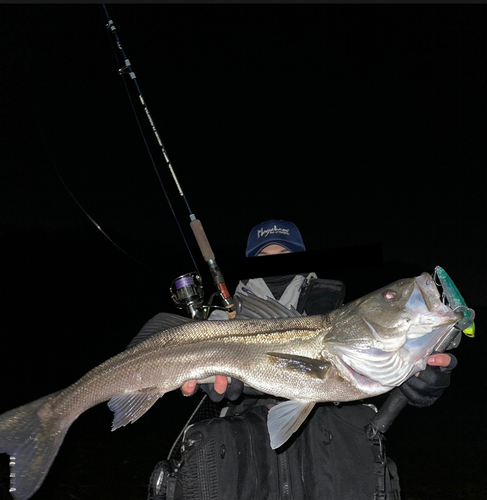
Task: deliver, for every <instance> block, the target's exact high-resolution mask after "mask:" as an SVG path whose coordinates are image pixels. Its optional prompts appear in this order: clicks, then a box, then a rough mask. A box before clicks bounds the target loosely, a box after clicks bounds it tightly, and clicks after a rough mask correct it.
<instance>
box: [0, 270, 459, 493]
mask: <svg viewBox="0 0 487 500" xmlns="http://www.w3.org/2000/svg"><path fill="white" fill-rule="evenodd" d="M249 300H250V298H249ZM252 300H254V301H255V300H256V299H255V298H254V299H252ZM259 300H261V299H259ZM264 302H266V301H264ZM271 307H272V305H271V304H270V303H269V302H267V303H266V308H271ZM462 318H463V314H462V313H461V312H455V311H453V310H452V309H451V308H450V307H448V306H447V305H446V304H444V303H443V302H442V301H441V297H440V294H439V292H438V290H437V288H436V285H435V282H434V281H433V279H432V278H431V276H430V275H429V274H427V273H423V274H422V275H420V276H418V277H416V278H409V279H403V280H399V281H397V282H395V283H392V284H390V285H389V286H387V287H384V288H382V289H380V290H377V291H376V292H373V293H370V294H368V295H366V296H365V297H362V298H360V299H357V300H356V301H353V302H350V303H349V304H346V305H345V306H343V307H341V308H339V309H336V310H334V311H332V312H330V313H328V314H326V315H315V316H304V317H303V316H297V317H296V316H292V317H286V318H282V317H280V318H277V319H276V318H275V317H271V318H270V319H241V320H239V319H234V320H232V321H192V320H190V319H188V318H183V317H180V316H176V315H172V314H164V313H161V314H158V315H156V316H155V317H154V318H153V319H152V320H150V321H149V322H148V323H147V324H146V325H145V326H144V328H143V329H142V331H141V332H140V333H139V335H137V337H136V338H135V339H134V340H133V341H132V342H131V344H130V345H129V347H128V348H127V350H125V351H123V352H121V353H120V354H118V355H116V356H114V357H112V358H110V359H108V360H107V361H105V362H104V363H102V364H101V365H99V366H97V367H95V368H94V369H93V370H91V371H90V372H88V373H87V374H86V375H84V376H83V377H82V378H81V379H79V380H78V381H76V382H75V383H74V384H72V385H71V386H69V387H67V388H65V389H62V390H60V391H58V392H56V393H53V394H50V395H48V396H45V397H43V398H40V399H38V400H36V401H33V402H31V403H28V404H26V405H24V406H21V407H19V408H15V409H13V410H10V411H8V412H6V413H4V414H2V415H0V452H2V453H8V454H9V455H10V467H11V475H10V487H11V489H10V492H11V494H12V496H13V498H14V499H15V500H26V499H28V498H30V497H31V496H32V495H33V494H34V492H35V491H36V490H37V489H38V488H39V487H40V486H41V484H42V482H43V480H44V477H45V475H46V474H47V472H48V471H49V468H50V466H51V464H52V461H53V460H54V458H55V456H56V454H57V452H58V449H59V447H60V446H61V444H62V441H63V438H64V436H65V434H66V432H67V431H68V429H69V427H70V425H71V424H72V423H73V422H74V420H76V418H77V417H78V416H79V415H80V414H81V413H83V412H84V411H86V410H88V409H89V408H91V407H92V406H95V405H96V404H98V403H101V402H103V401H107V400H109V403H108V405H109V407H110V409H111V410H112V411H113V412H114V420H113V426H112V429H113V430H115V429H117V428H119V427H121V426H124V425H127V424H128V423H132V422H135V421H136V420H137V419H138V418H140V417H141V416H142V415H143V414H144V413H145V412H146V411H148V410H149V409H150V408H151V407H152V405H153V404H154V403H155V402H156V401H157V400H158V399H159V398H160V397H161V396H163V395H164V394H165V393H166V392H169V391H172V390H175V389H177V388H179V387H181V386H182V385H183V384H184V382H185V381H187V380H204V379H205V378H207V377H210V376H212V375H215V374H221V375H224V376H226V377H231V378H232V379H236V380H241V381H242V382H243V383H245V384H246V385H248V386H250V387H252V388H254V389H257V390H259V391H262V392H264V393H266V394H272V395H274V396H277V397H281V398H284V399H287V401H285V402H283V403H280V404H278V405H276V406H274V407H273V408H272V409H271V410H270V411H269V415H268V429H269V436H270V443H271V447H272V448H273V449H276V448H278V447H279V446H281V445H282V444H284V443H285V442H286V441H287V440H288V439H289V437H290V436H291V435H292V434H293V433H294V432H295V431H296V430H297V429H299V427H300V426H301V424H302V423H303V422H304V420H305V419H306V417H307V416H308V415H309V414H310V412H311V411H312V409H313V407H314V406H315V404H316V403H317V402H326V401H329V402H335V401H343V402H345V401H356V400H360V399H363V398H367V397H372V396H376V395H379V394H383V393H386V392H388V391H390V390H391V389H392V388H393V387H397V386H401V385H402V384H403V383H404V382H405V381H406V380H408V379H410V378H412V379H414V378H415V377H412V375H413V374H415V373H417V372H418V371H422V370H424V369H425V367H426V363H427V359H428V358H429V356H430V355H431V353H432V352H433V351H434V349H435V346H436V345H437V344H438V342H440V341H442V340H443V339H444V338H445V337H446V336H447V334H448V333H449V332H450V330H451V327H452V325H454V324H456V323H457V322H458V321H459V320H460V319H462ZM452 359H453V357H452ZM445 363H446V358H444V357H443V356H441V357H440V355H436V354H435V356H434V360H432V364H434V365H436V366H444V364H445ZM443 369H446V368H443ZM425 371H426V370H425ZM224 378H225V377H223V378H217V389H215V390H217V391H223V390H224V386H225V380H223V379H224ZM418 379H419V380H420V379H421V375H420V376H419V377H418ZM408 382H409V381H408ZM186 387H188V386H187V385H186Z"/></svg>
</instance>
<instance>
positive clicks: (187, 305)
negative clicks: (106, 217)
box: [101, 4, 236, 319]
mask: <svg viewBox="0 0 487 500" xmlns="http://www.w3.org/2000/svg"><path fill="white" fill-rule="evenodd" d="M101 5H102V9H103V11H104V13H105V17H106V19H107V25H106V26H107V28H108V29H109V31H110V33H111V35H112V36H113V38H114V40H115V42H116V45H117V47H118V49H119V50H120V53H121V55H122V58H123V61H124V66H123V67H121V68H120V69H119V74H120V75H121V76H122V75H124V74H128V75H129V76H130V79H131V80H132V82H133V83H134V85H135V88H136V90H137V93H138V97H139V101H140V103H141V105H142V108H143V111H144V114H145V116H146V118H147V120H148V121H149V124H150V126H151V129H152V132H153V133H154V136H155V138H156V140H157V143H158V145H159V148H160V151H161V152H162V154H163V156H164V159H165V161H166V164H167V166H168V168H169V171H170V173H171V176H172V178H173V180H174V183H175V185H176V188H177V190H178V192H179V195H180V196H181V197H182V198H183V200H184V202H185V204H186V208H187V209H188V212H189V220H190V223H189V225H190V227H191V230H192V231H193V235H194V237H195V239H196V242H197V244H198V247H199V249H200V251H201V254H202V256H203V259H204V260H205V262H206V263H207V264H208V267H209V270H210V275H211V277H212V279H213V283H214V285H215V287H216V289H217V293H218V294H219V296H220V299H221V301H222V304H223V306H224V308H225V309H226V311H227V313H228V315H229V317H230V318H233V317H235V314H236V313H235V310H234V307H233V300H232V297H231V296H230V293H229V292H228V289H227V286H226V284H225V280H224V278H223V274H222V272H221V271H220V268H219V267H218V264H217V262H216V259H215V254H214V252H213V250H212V248H211V245H210V243H209V241H208V238H207V236H206V233H205V230H204V229H203V225H202V223H201V221H200V220H199V219H197V217H196V215H195V214H194V213H193V212H192V210H191V208H190V206H189V203H188V200H187V198H186V195H185V194H184V192H183V189H182V187H181V184H180V182H179V180H178V178H177V176H176V172H175V171H174V168H173V166H172V163H171V161H170V160H169V156H168V154H167V151H166V148H165V147H164V144H163V143H162V140H161V137H160V135H159V132H158V130H157V127H156V125H155V122H154V120H153V118H152V115H151V114H150V111H149V108H148V106H147V103H146V101H145V99H144V97H143V95H142V91H141V90H140V87H139V84H138V81H137V77H136V75H135V72H134V71H133V69H132V65H131V62H130V60H129V59H128V57H127V55H126V54H125V51H124V50H123V47H122V44H121V42H120V38H119V36H118V33H117V29H116V27H115V24H114V22H113V20H112V19H111V17H110V15H109V14H108V10H107V8H106V5H105V4H101ZM117 60H118V58H117ZM129 97H130V96H129ZM134 112H135V110H134ZM137 121H138V120H137ZM139 128H140V125H139ZM140 130H141V133H142V136H143V137H144V134H143V132H142V129H140ZM144 142H145V143H146V147H147V149H148V151H149V148H148V145H147V142H146V141H145V137H144ZM149 154H150V151H149ZM151 159H152V158H151ZM153 165H154V169H155V171H156V175H157V177H158V179H159V183H160V184H161V187H162V189H163V191H164V193H165V195H166V199H167V201H168V203H169V205H170V207H171V210H172V206H171V203H170V200H169V198H168V196H167V193H166V191H165V189H164V185H163V183H162V179H161V177H160V175H159V172H158V170H157V168H156V166H155V163H154V161H153ZM172 212H173V216H174V218H175V219H176V222H177V218H176V215H175V213H174V211H173V210H172ZM178 226H179V223H178ZM180 231H181V229H180ZM181 234H182V235H183V233H182V231H181ZM183 239H184V235H183ZM188 250H189V248H188ZM189 251H190V250H189ZM190 254H191V251H190ZM191 257H192V255H191ZM193 262H194V259H193ZM195 267H196V263H195ZM170 290H171V296H172V299H173V301H174V302H175V304H176V306H177V307H179V308H180V309H186V311H187V313H188V314H189V315H190V316H191V317H193V318H196V319H204V317H205V316H206V314H207V311H203V309H202V307H201V306H202V303H203V286H202V282H201V277H200V275H199V273H187V274H184V275H182V276H179V277H178V278H176V279H175V280H174V281H173V282H172V284H171V287H170Z"/></svg>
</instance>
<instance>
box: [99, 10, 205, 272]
mask: <svg viewBox="0 0 487 500" xmlns="http://www.w3.org/2000/svg"><path fill="white" fill-rule="evenodd" d="M102 7H103V9H104V11H105V15H106V18H107V19H108V25H107V26H108V27H109V28H110V30H111V32H112V34H113V35H114V37H115V40H116V42H117V47H118V48H119V49H120V51H121V53H122V56H123V58H124V63H125V66H123V67H122V68H120V69H119V74H120V76H122V75H124V74H129V76H130V77H131V79H132V81H133V82H134V84H135V86H136V89H137V92H138V94H139V99H140V101H141V103H142V106H143V108H144V111H145V114H146V116H147V118H148V120H149V123H150V124H151V127H152V131H153V132H154V135H155V136H156V139H157V142H158V144H159V146H160V147H161V150H162V153H163V155H164V158H165V160H166V163H167V165H168V167H169V170H170V172H171V175H172V177H173V179H174V182H175V184H176V187H177V189H178V192H179V194H180V196H182V198H183V200H184V202H185V204H186V208H187V209H188V211H189V214H190V219H191V220H195V219H196V217H195V216H194V214H193V213H192V212H191V208H190V207H189V203H188V200H187V198H186V196H185V195H184V192H183V190H182V188H181V185H180V184H179V181H178V179H177V177H176V173H175V172H174V169H173V167H172V165H171V162H170V161H169V156H168V155H167V152H166V149H165V148H164V145H163V143H162V141H161V139H160V136H159V133H158V131H157V128H156V126H155V124H154V121H153V119H152V117H151V115H150V112H149V109H148V107H147V105H146V103H145V100H144V98H143V96H142V92H141V90H140V87H139V85H138V83H137V79H136V76H135V73H134V72H133V71H132V68H131V66H130V61H129V60H128V58H127V56H126V55H125V52H124V50H123V48H122V46H121V44H120V40H119V38H118V35H117V33H116V29H115V27H114V24H113V21H111V20H110V17H109V15H108V11H107V9H106V7H105V4H102ZM110 46H111V47H112V51H113V54H114V57H115V60H116V62H117V65H118V66H119V67H120V61H119V59H118V56H117V52H116V50H115V48H114V47H113V44H110ZM122 81H123V85H124V88H125V92H126V94H127V97H128V99H129V102H130V106H131V108H132V112H133V114H134V117H135V121H136V122H137V126H138V128H139V132H140V135H141V136H142V140H143V141H144V145H145V148H146V150H147V153H148V155H149V159H150V161H151V163H152V167H153V169H154V172H155V173H156V176H157V179H158V181H159V185H160V186H161V189H162V191H163V193H164V196H165V198H166V201H167V204H168V206H169V209H170V210H171V213H172V216H173V218H174V220H175V221H176V225H177V227H178V229H179V232H180V234H181V237H182V238H183V241H184V244H185V246H186V249H187V251H188V253H189V255H190V257H191V260H192V261H193V265H194V267H195V269H196V271H197V273H198V274H199V275H200V276H201V273H200V271H199V269H198V265H197V264H196V260H195V258H194V255H193V252H192V251H191V248H190V246H189V244H188V241H187V239H186V237H185V235H184V232H183V229H182V227H181V224H180V223H179V220H178V218H177V216H176V212H175V211H174V208H173V205H172V203H171V200H170V198H169V195H168V194H167V191H166V188H165V186H164V183H163V181H162V178H161V175H160V173H159V169H158V168H157V165H156V162H155V161H154V157H153V155H152V152H151V150H150V147H149V144H148V142H147V138H146V136H145V133H144V130H143V128H142V125H141V123H140V120H139V116H138V114H137V111H136V109H135V105H134V101H133V99H132V96H131V93H130V91H129V89H128V86H127V82H126V81H125V78H122Z"/></svg>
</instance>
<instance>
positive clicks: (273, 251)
mask: <svg viewBox="0 0 487 500" xmlns="http://www.w3.org/2000/svg"><path fill="white" fill-rule="evenodd" d="M281 253H291V252H290V251H289V250H288V249H287V248H284V247H282V246H281V245H268V246H266V247H264V248H263V249H262V250H261V251H260V252H259V253H258V254H257V257H264V256H265V255H277V254H281Z"/></svg>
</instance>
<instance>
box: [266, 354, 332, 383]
mask: <svg viewBox="0 0 487 500" xmlns="http://www.w3.org/2000/svg"><path fill="white" fill-rule="evenodd" d="M267 356H268V357H269V360H270V362H271V363H273V364H274V365H276V366H279V367H281V368H287V369H290V370H296V371H299V372H301V373H305V374H307V375H309V376H310V377H315V378H320V379H324V378H325V377H326V373H327V371H328V369H329V368H330V366H331V363H330V362H329V361H325V360H323V359H313V358H307V357H306V356H298V355H297V354H281V353H278V352H268V353H267Z"/></svg>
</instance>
